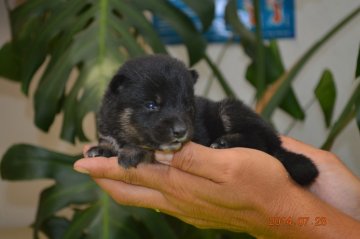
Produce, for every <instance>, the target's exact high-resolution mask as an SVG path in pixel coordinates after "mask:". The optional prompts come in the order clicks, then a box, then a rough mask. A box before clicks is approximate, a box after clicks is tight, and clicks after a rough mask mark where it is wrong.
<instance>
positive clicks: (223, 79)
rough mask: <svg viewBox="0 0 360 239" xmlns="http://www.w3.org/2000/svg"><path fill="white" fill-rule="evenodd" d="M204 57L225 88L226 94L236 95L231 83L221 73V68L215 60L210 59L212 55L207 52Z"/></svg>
mask: <svg viewBox="0 0 360 239" xmlns="http://www.w3.org/2000/svg"><path fill="white" fill-rule="evenodd" d="M204 59H205V61H206V63H207V64H208V66H209V67H210V68H211V70H212V72H213V73H214V75H215V76H216V79H217V80H218V82H219V84H220V86H221V87H222V88H223V90H224V92H225V94H226V95H227V96H228V97H236V94H235V92H234V91H233V90H232V89H231V87H230V85H229V83H228V82H227V81H226V79H225V77H224V75H223V74H222V73H221V71H220V70H219V68H218V67H217V66H216V65H215V64H214V62H213V61H212V60H211V59H210V57H209V56H208V55H207V54H205V55H204Z"/></svg>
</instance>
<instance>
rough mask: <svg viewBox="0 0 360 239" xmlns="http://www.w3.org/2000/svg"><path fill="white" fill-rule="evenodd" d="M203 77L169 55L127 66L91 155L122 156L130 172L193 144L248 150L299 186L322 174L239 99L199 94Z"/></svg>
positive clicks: (108, 99) (104, 109) (106, 105)
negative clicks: (271, 160)
mask: <svg viewBox="0 0 360 239" xmlns="http://www.w3.org/2000/svg"><path fill="white" fill-rule="evenodd" d="M197 77H198V75H197V73H196V72H195V71H194V70H188V69H187V68H186V67H185V65H184V64H183V63H182V62H180V61H178V60H176V59H174V58H171V57H169V56H165V55H153V56H146V57H141V58H136V59H133V60H130V61H128V62H126V63H125V64H124V65H123V66H122V67H121V69H120V70H119V71H118V73H117V74H116V75H115V76H114V78H113V79H112V80H111V82H110V84H109V87H108V89H107V91H106V93H105V95H104V98H103V102H102V105H101V108H100V111H99V113H98V118H97V124H98V125H97V126H98V132H99V145H98V146H95V147H93V148H91V149H90V150H89V151H88V152H87V155H88V156H89V157H95V156H105V157H110V156H117V157H118V159H119V164H120V165H122V166H123V167H125V168H128V167H136V165H137V164H139V163H140V162H144V161H145V162H153V160H154V150H163V151H175V150H178V149H180V148H181V146H182V144H183V143H185V142H187V141H189V140H192V141H194V142H197V143H200V144H202V145H205V146H210V147H213V148H230V147H248V148H253V149H258V150H261V151H264V152H266V153H268V154H270V155H273V156H274V157H276V158H277V159H279V160H280V161H281V163H282V164H283V165H284V167H285V168H286V170H287V171H288V172H289V174H290V176H291V177H292V178H293V179H294V180H295V181H296V182H297V183H298V184H300V185H309V184H310V183H312V182H313V181H314V179H315V178H316V177H317V175H318V170H317V168H316V167H315V165H314V164H313V163H312V161H311V160H310V159H308V158H306V157H305V156H303V155H300V154H296V153H292V152H289V151H287V150H285V149H284V148H282V147H281V141H280V139H279V137H278V135H277V133H276V132H275V131H274V130H273V129H272V127H271V126H270V125H269V124H267V123H266V122H265V121H264V120H262V119H261V118H260V117H259V116H258V115H257V114H256V113H255V112H253V111H252V110H251V109H250V108H248V107H246V106H245V105H244V104H243V103H242V102H240V101H239V100H235V99H225V100H222V101H220V102H213V101H210V100H208V99H205V98H202V97H195V96H194V84H195V82H196V79H197Z"/></svg>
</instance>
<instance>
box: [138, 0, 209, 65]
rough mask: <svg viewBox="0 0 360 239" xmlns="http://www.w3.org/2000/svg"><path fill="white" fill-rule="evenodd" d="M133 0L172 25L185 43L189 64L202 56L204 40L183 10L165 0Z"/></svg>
mask: <svg viewBox="0 0 360 239" xmlns="http://www.w3.org/2000/svg"><path fill="white" fill-rule="evenodd" d="M133 2H134V3H135V4H136V6H138V7H139V8H141V9H145V10H150V11H151V12H152V13H153V14H155V15H157V16H159V17H160V18H162V19H164V20H165V21H166V22H168V23H169V24H170V25H171V26H172V27H173V29H174V30H175V31H176V32H177V33H178V34H179V35H180V37H181V38H182V40H183V41H184V44H185V45H186V48H187V51H188V56H189V60H190V65H194V64H195V63H197V62H198V61H199V60H200V59H202V58H203V56H204V53H205V49H206V42H205V40H204V38H203V37H202V35H201V33H200V32H198V31H197V30H196V28H195V26H194V25H193V23H192V21H191V20H190V19H189V18H188V17H187V16H186V15H185V14H184V13H183V12H181V11H180V10H179V9H177V8H176V7H174V6H173V5H172V4H170V3H169V2H168V1H166V0H147V1H141V0H134V1H133Z"/></svg>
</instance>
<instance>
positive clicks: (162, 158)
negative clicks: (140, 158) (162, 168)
mask: <svg viewBox="0 0 360 239" xmlns="http://www.w3.org/2000/svg"><path fill="white" fill-rule="evenodd" d="M173 157H174V154H173V153H165V152H161V151H156V152H155V159H156V161H158V162H160V163H162V164H166V165H170V164H171V161H172V159H173Z"/></svg>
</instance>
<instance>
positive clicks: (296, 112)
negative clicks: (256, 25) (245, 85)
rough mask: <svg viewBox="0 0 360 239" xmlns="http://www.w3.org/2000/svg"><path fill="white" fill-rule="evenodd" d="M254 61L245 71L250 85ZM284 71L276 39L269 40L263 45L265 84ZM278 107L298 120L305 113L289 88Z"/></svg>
mask: <svg viewBox="0 0 360 239" xmlns="http://www.w3.org/2000/svg"><path fill="white" fill-rule="evenodd" d="M255 65H256V62H254V61H253V62H252V63H251V64H250V65H249V66H248V68H247V70H246V73H245V77H246V80H248V81H249V83H250V84H251V85H253V86H254V87H255V85H256V74H255V73H256V69H255ZM284 71H285V68H284V65H283V62H282V59H281V54H280V50H279V48H278V46H277V43H276V41H271V42H270V44H269V46H266V47H265V76H266V78H265V79H266V85H267V86H269V85H270V84H272V83H274V82H275V81H276V80H277V79H278V77H280V76H281V74H283V73H284ZM279 106H280V108H281V109H282V110H284V111H285V112H286V113H288V114H289V115H291V116H292V117H294V118H295V119H298V120H303V119H304V118H305V113H304V111H303V109H302V107H301V105H300V103H299V101H298V99H297V97H296V95H295V92H294V90H293V89H292V88H290V90H289V92H288V93H287V94H286V96H285V98H284V100H282V102H281V103H280V105H279Z"/></svg>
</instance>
